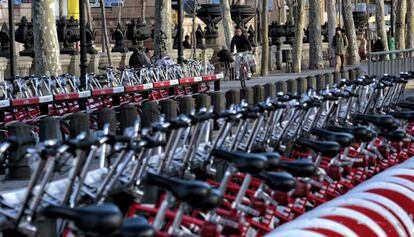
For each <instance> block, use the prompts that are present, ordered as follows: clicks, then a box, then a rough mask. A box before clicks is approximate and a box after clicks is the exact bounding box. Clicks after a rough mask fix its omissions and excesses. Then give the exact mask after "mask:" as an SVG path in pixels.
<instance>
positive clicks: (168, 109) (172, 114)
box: [160, 99, 178, 119]
mask: <svg viewBox="0 0 414 237" xmlns="http://www.w3.org/2000/svg"><path fill="white" fill-rule="evenodd" d="M160 107H161V114H164V115H165V117H167V118H169V119H173V118H176V117H177V114H178V111H177V109H178V104H177V101H175V100H172V99H165V100H161V101H160Z"/></svg>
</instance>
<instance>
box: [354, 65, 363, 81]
mask: <svg viewBox="0 0 414 237" xmlns="http://www.w3.org/2000/svg"><path fill="white" fill-rule="evenodd" d="M354 70H355V74H356V78H358V77H360V76H362V70H361V68H360V67H356V68H354Z"/></svg>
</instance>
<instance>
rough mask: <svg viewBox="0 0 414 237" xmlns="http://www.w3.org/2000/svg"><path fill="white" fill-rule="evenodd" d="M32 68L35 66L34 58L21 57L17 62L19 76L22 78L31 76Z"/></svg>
mask: <svg viewBox="0 0 414 237" xmlns="http://www.w3.org/2000/svg"><path fill="white" fill-rule="evenodd" d="M32 66H34V61H33V58H32V57H19V58H18V60H17V74H18V75H20V76H29V75H30V74H31V73H32V72H31V71H30V70H31V68H32ZM33 71H34V70H33Z"/></svg>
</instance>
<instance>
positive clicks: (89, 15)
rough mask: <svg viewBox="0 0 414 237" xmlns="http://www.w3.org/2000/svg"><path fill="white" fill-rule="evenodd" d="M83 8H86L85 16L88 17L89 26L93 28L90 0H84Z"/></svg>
mask: <svg viewBox="0 0 414 237" xmlns="http://www.w3.org/2000/svg"><path fill="white" fill-rule="evenodd" d="M85 9H86V17H87V18H88V23H89V25H90V26H91V29H93V18H92V12H91V3H90V1H85Z"/></svg>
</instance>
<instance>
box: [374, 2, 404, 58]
mask: <svg viewBox="0 0 414 237" xmlns="http://www.w3.org/2000/svg"><path fill="white" fill-rule="evenodd" d="M411 1H412V0H411ZM376 3H377V9H376V12H375V22H376V27H377V35H378V37H380V38H381V41H382V45H384V50H385V51H388V38H387V31H386V29H385V17H384V15H385V13H384V12H385V11H384V0H376Z"/></svg>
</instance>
